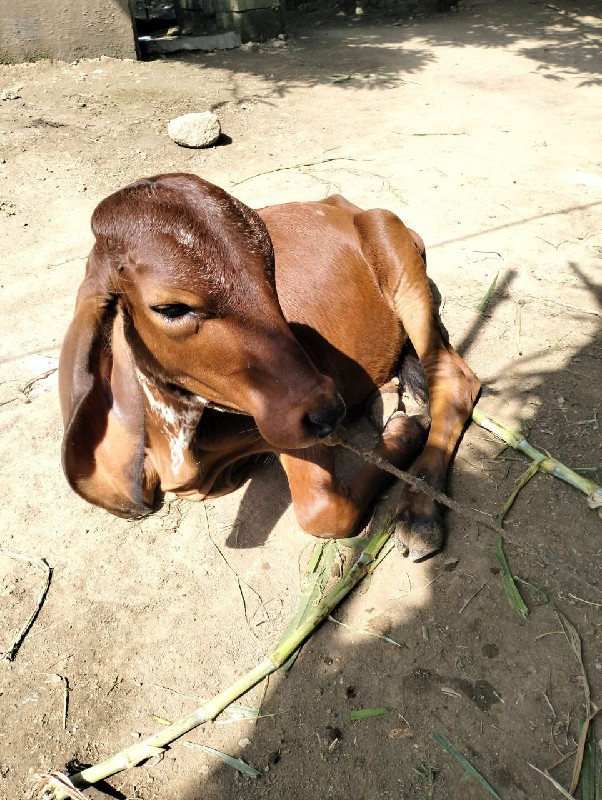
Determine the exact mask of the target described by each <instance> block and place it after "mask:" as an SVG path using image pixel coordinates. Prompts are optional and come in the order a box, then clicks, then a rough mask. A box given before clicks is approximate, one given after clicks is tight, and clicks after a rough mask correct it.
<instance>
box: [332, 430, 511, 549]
mask: <svg viewBox="0 0 602 800" xmlns="http://www.w3.org/2000/svg"><path fill="white" fill-rule="evenodd" d="M329 442H330V444H333V445H340V446H341V447H344V448H345V449H347V450H351V452H352V453H355V454H356V455H358V456H360V457H361V458H363V459H364V461H367V462H368V463H370V464H374V466H376V467H379V468H380V469H382V470H384V471H385V472H389V473H391V475H394V476H395V477H396V478H399V480H402V481H404V482H405V483H408V484H409V485H410V486H411V487H412V488H413V489H415V490H416V491H417V492H424V494H426V495H428V496H429V497H431V498H432V499H433V500H435V501H436V502H437V503H440V504H441V505H442V506H446V507H447V508H451V509H452V511H456V512H457V513H458V514H460V515H461V516H463V517H467V518H468V519H470V520H472V521H473V522H476V523H478V524H479V525H484V526H485V527H486V528H488V529H489V530H490V531H493V532H494V533H499V532H500V526H499V525H497V524H496V523H495V522H493V521H492V520H493V519H494V518H493V516H492V514H488V513H487V512H486V511H481V510H480V509H478V508H465V507H464V506H463V505H461V504H460V503H457V502H456V501H455V500H452V499H451V497H448V495H446V494H445V493H444V492H439V491H438V490H437V489H433V487H432V486H430V485H429V484H428V483H427V482H426V481H424V480H422V478H417V477H416V475H412V474H411V473H410V472H406V471H405V470H403V469H397V467H394V466H393V464H390V463H389V462H388V461H385V460H384V459H383V458H381V457H380V456H377V455H375V454H374V453H366V452H365V451H364V450H362V449H361V447H358V446H357V445H356V444H354V443H353V442H351V441H350V440H349V439H348V438H347V434H346V433H345V431H344V430H343V429H342V428H340V427H339V428H337V430H336V433H335V434H334V435H333V436H331V437H330V439H329Z"/></svg>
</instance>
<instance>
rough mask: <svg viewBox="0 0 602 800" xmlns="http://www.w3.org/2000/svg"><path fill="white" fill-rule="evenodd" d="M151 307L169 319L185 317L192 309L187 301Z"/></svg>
mask: <svg viewBox="0 0 602 800" xmlns="http://www.w3.org/2000/svg"><path fill="white" fill-rule="evenodd" d="M151 309H152V310H153V311H154V312H155V313H156V314H160V315H161V316H162V317H167V319H180V317H185V316H186V315H187V314H190V312H191V311H192V309H191V308H190V306H187V305H186V304H185V303H166V304H165V305H161V306H151Z"/></svg>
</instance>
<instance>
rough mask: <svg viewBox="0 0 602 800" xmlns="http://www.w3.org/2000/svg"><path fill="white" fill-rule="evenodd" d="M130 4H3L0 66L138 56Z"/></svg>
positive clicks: (58, 0) (110, 0)
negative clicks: (54, 60)
mask: <svg viewBox="0 0 602 800" xmlns="http://www.w3.org/2000/svg"><path fill="white" fill-rule="evenodd" d="M136 48H137V43H136V37H135V35H134V27H133V21H132V15H131V12H130V8H129V5H128V0H0V62H2V63H18V62H21V61H36V60H37V59H40V58H52V59H61V60H64V61H73V60H74V59H76V58H96V57H98V56H102V55H105V56H113V57H115V58H137V57H138V55H137V52H136Z"/></svg>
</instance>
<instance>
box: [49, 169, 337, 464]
mask: <svg viewBox="0 0 602 800" xmlns="http://www.w3.org/2000/svg"><path fill="white" fill-rule="evenodd" d="M92 230H93V232H94V235H95V237H96V243H95V245H94V248H93V250H92V253H91V255H90V258H89V261H88V268H87V274H86V279H85V281H84V283H83V284H82V286H81V288H80V293H79V296H78V303H77V307H76V314H75V317H74V320H73V322H72V325H71V327H70V329H69V332H68V334H67V337H66V340H65V345H64V347H63V354H62V360H61V400H62V405H63V415H64V418H65V423H66V426H67V429H68V430H69V428H71V429H73V428H74V424H73V423H74V421H73V416H74V414H76V413H80V414H81V413H84V412H85V413H87V414H88V415H89V414H90V413H92V412H94V409H97V406H98V403H99V401H100V404H101V405H102V404H103V402H104V403H105V405H106V406H107V407H108V408H109V409H111V408H112V410H113V415H114V416H115V419H116V420H117V422H119V420H120V419H123V418H125V417H127V416H128V413H131V412H130V411H129V410H128V409H124V408H116V407H115V406H116V392H117V393H119V390H120V391H121V392H122V394H123V398H124V399H123V403H129V404H130V405H131V403H132V402H133V400H132V396H133V395H135V393H136V392H135V388H134V387H130V388H129V389H128V390H127V391H126V392H125V394H124V393H123V390H124V384H126V383H131V382H132V381H134V380H135V377H134V376H135V370H136V368H138V369H139V370H140V371H141V372H143V373H144V374H145V375H146V376H148V377H150V378H151V379H153V380H155V381H157V382H158V383H159V384H160V385H162V386H163V387H165V388H166V389H167V390H168V391H170V390H171V391H174V392H176V393H177V392H181V393H190V394H192V395H196V396H200V397H202V398H204V399H205V400H207V401H210V402H211V403H214V404H217V405H219V406H222V407H224V408H231V409H233V410H237V411H242V412H244V413H246V414H250V415H252V416H253V418H254V419H255V422H256V424H257V427H258V428H259V431H260V433H261V434H262V436H263V437H264V438H265V439H266V440H267V442H268V443H269V444H270V445H271V446H272V447H274V448H275V449H281V450H289V449H296V448H302V447H306V446H310V445H312V444H314V443H316V442H317V441H318V440H319V439H321V438H324V437H325V436H328V435H329V434H330V433H331V432H332V430H333V428H334V427H335V426H336V424H337V423H338V422H339V421H340V419H341V418H342V416H343V415H344V405H343V401H342V399H341V398H340V396H339V395H338V393H337V392H336V390H335V387H334V384H333V382H332V380H331V379H330V378H328V377H325V376H324V375H321V374H319V373H318V371H317V370H316V368H315V366H314V365H313V364H312V362H311V361H310V359H309V358H308V356H307V355H306V353H305V351H304V350H303V349H302V347H301V346H300V344H299V343H298V341H297V340H296V339H295V337H294V335H293V334H292V332H291V330H290V328H289V326H288V324H287V322H286V320H285V318H284V316H283V314H282V310H281V308H280V305H279V303H278V296H277V293H276V285H275V275H274V253H273V248H272V244H271V241H270V237H269V235H268V232H267V230H266V227H265V225H264V223H263V222H262V220H261V219H260V218H259V216H258V215H257V214H256V213H255V212H254V211H252V210H251V209H250V208H248V207H246V206H245V205H243V204H242V203H240V202H239V201H237V200H236V199H234V198H233V197H231V196H230V195H228V194H227V193H226V192H224V191H222V190H221V189H219V188H217V187H216V186H213V185H211V184H209V183H207V182H205V181H203V180H201V179H200V178H198V177H196V176H193V175H184V174H173V175H162V176H158V177H155V178H149V179H144V180H141V181H137V182H136V183H134V184H131V185H130V186H127V187H126V188H124V189H122V190H120V191H118V192H116V193H115V194H113V195H111V196H109V197H108V198H106V199H105V200H103V201H102V202H101V203H100V205H99V206H98V207H97V208H96V210H95V211H94V214H93V217H92ZM117 314H119V315H120V317H121V318H122V319H123V333H124V337H125V342H126V343H127V348H126V349H129V353H130V356H131V358H130V361H132V360H133V362H134V363H133V364H132V363H130V364H129V365H122V367H121V373H127V375H124V374H121V375H115V374H114V373H115V368H116V364H115V358H114V357H112V354H111V352H110V350H111V345H110V340H111V337H112V336H113V335H114V325H115V319H116V317H117ZM122 349H123V348H122ZM97 362H103V363H102V364H100V365H99V363H97ZM103 364H104V366H103ZM117 366H119V365H117ZM98 383H100V384H104V389H103V387H102V386H100V388H99V387H98V386H96V384H98ZM78 387H79V388H78ZM94 387H96V388H94ZM90 394H92V395H94V396H96V401H94V399H92V400H90V399H87V400H86V396H87V395H90ZM117 400H119V398H118V397H117ZM78 409H79V411H78ZM96 427H98V424H97V425H96ZM101 427H102V425H101ZM125 428H126V429H128V430H129V429H130V428H131V426H128V425H125ZM139 428H140V425H139V424H138V429H139ZM85 429H86V425H85V424H82V423H81V420H80V421H79V422H78V423H77V424H76V425H75V430H77V433H78V435H79V436H82V435H83V436H85ZM132 438H135V435H134V434H132ZM71 444H72V445H73V443H71ZM71 449H72V450H73V446H72V447H71ZM75 449H76V450H77V448H75ZM64 455H65V454H64ZM64 460H65V458H64ZM67 461H68V459H67ZM65 466H66V471H67V472H68V473H69V467H68V464H67V462H65Z"/></svg>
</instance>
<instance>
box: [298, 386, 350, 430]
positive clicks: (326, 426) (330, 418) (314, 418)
mask: <svg viewBox="0 0 602 800" xmlns="http://www.w3.org/2000/svg"><path fill="white" fill-rule="evenodd" d="M344 416H345V403H344V402H343V398H342V397H341V396H340V395H339V396H337V400H336V402H335V404H334V405H332V406H330V407H329V408H321V409H320V410H319V411H314V412H312V413H310V414H307V415H306V417H305V423H306V425H307V428H308V429H309V432H310V433H311V434H312V435H313V436H315V437H316V438H317V439H325V438H326V437H327V436H330V434H331V433H333V431H334V429H335V428H336V426H337V425H338V424H339V422H341V420H342V419H343V417H344Z"/></svg>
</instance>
